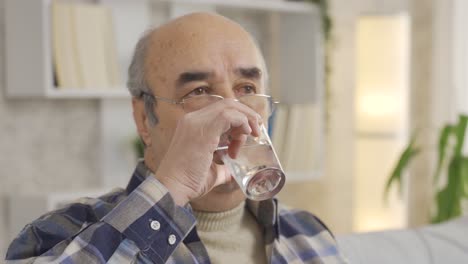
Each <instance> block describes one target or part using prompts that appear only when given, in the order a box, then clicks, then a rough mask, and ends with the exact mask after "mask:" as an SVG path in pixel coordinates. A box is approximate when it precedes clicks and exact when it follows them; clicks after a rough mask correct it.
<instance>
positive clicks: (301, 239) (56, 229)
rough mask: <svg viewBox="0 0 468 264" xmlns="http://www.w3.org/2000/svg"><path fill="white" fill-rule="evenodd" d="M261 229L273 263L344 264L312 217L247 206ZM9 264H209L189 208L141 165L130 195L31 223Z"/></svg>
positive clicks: (272, 205)
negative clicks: (51, 263)
mask: <svg viewBox="0 0 468 264" xmlns="http://www.w3.org/2000/svg"><path fill="white" fill-rule="evenodd" d="M246 204H247V208H248V209H249V210H250V212H251V213H252V214H253V215H254V216H255V218H256V219H257V221H258V223H259V224H260V225H261V226H262V227H263V231H264V241H265V247H266V253H267V259H268V262H269V263H344V261H343V259H342V258H341V257H340V255H339V252H338V250H337V246H336V243H335V240H334V238H333V236H332V234H331V233H330V232H329V230H328V229H327V228H326V227H325V225H324V224H323V223H322V222H321V221H320V220H319V219H318V218H316V217H315V216H313V215H311V214H309V213H307V212H304V211H289V210H285V209H281V208H280V207H279V206H278V202H277V201H276V200H266V201H262V202H254V201H250V200H249V201H247V203H246ZM6 260H7V263H50V262H54V263H200V264H201V263H210V259H209V256H208V253H207V251H206V249H205V247H204V245H203V243H202V242H201V241H200V238H199V236H198V235H197V231H196V219H195V217H194V216H193V214H192V210H191V208H190V206H189V205H188V206H186V207H180V206H177V205H176V204H175V203H174V201H173V200H172V197H171V196H170V195H169V193H168V191H167V189H166V188H165V187H164V186H163V185H162V184H161V183H160V182H158V180H156V178H155V177H153V174H152V173H151V172H150V171H149V170H148V169H147V167H146V166H145V165H144V164H143V162H141V163H139V164H138V166H137V168H136V169H135V172H134V173H133V176H132V178H131V180H130V182H129V184H128V186H127V188H126V189H125V190H122V189H119V190H116V191H114V192H111V193H109V194H106V195H104V196H102V197H99V198H97V199H93V198H85V199H81V200H80V201H78V202H77V203H72V204H70V205H68V206H66V207H64V208H62V209H59V210H57V211H53V212H50V213H48V214H46V215H44V216H42V217H40V218H39V219H37V220H35V221H34V222H33V223H31V224H29V225H27V226H26V227H25V228H24V229H23V230H22V231H21V233H20V234H19V235H18V237H17V238H16V239H15V240H14V241H13V242H12V243H11V245H10V248H9V249H8V253H7V256H6Z"/></svg>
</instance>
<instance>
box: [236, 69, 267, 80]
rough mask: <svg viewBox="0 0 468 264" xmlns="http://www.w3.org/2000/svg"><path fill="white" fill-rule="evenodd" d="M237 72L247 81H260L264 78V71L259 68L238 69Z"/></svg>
mask: <svg viewBox="0 0 468 264" xmlns="http://www.w3.org/2000/svg"><path fill="white" fill-rule="evenodd" d="M235 72H236V74H238V75H240V76H242V77H243V78H246V79H253V80H259V79H260V78H261V77H262V70H260V69H259V68H258V67H249V68H237V69H236V71H235Z"/></svg>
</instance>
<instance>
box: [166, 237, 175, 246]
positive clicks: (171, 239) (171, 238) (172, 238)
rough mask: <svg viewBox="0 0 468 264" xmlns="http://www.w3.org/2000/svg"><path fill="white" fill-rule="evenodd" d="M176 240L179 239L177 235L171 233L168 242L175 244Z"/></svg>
mask: <svg viewBox="0 0 468 264" xmlns="http://www.w3.org/2000/svg"><path fill="white" fill-rule="evenodd" d="M176 241H177V238H176V236H175V235H170V236H169V238H168V239H167V242H169V245H174V244H175V242H176Z"/></svg>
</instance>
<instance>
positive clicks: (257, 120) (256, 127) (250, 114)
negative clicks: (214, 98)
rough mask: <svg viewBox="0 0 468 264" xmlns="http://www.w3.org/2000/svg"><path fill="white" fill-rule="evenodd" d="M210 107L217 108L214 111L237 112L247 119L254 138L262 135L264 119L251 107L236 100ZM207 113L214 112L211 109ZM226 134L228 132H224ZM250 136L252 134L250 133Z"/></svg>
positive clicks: (223, 101) (226, 100)
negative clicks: (230, 110)
mask: <svg viewBox="0 0 468 264" xmlns="http://www.w3.org/2000/svg"><path fill="white" fill-rule="evenodd" d="M210 107H213V108H215V110H214V111H226V110H227V109H232V110H236V111H238V112H240V113H242V114H244V115H245V116H246V117H247V120H248V125H249V127H250V128H251V130H252V131H251V134H252V135H253V136H259V135H260V134H261V130H260V124H261V122H262V117H261V116H260V115H259V114H258V113H257V112H255V111H254V110H253V109H251V108H250V107H248V106H246V105H244V104H242V103H239V102H237V101H235V100H234V99H225V100H222V101H220V102H218V103H215V104H213V105H211V106H210ZM207 111H212V110H211V109H210V110H208V109H207ZM223 132H226V131H223ZM249 134H250V133H249Z"/></svg>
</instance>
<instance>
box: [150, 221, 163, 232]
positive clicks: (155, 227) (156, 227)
mask: <svg viewBox="0 0 468 264" xmlns="http://www.w3.org/2000/svg"><path fill="white" fill-rule="evenodd" d="M150 226H151V229H153V230H154V231H158V230H159V228H161V224H160V223H159V222H158V221H156V220H154V221H151V224H150Z"/></svg>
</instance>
